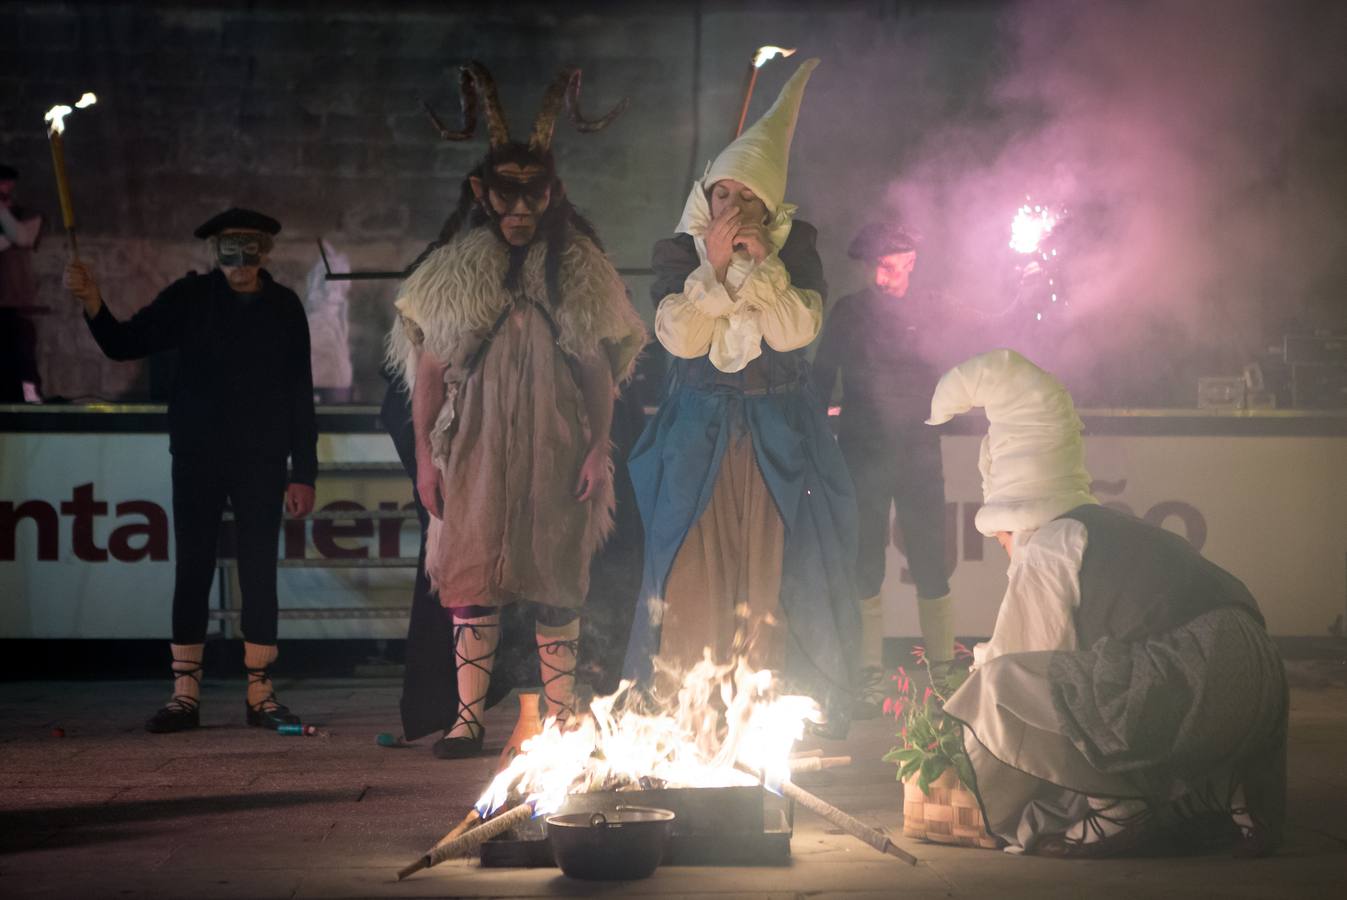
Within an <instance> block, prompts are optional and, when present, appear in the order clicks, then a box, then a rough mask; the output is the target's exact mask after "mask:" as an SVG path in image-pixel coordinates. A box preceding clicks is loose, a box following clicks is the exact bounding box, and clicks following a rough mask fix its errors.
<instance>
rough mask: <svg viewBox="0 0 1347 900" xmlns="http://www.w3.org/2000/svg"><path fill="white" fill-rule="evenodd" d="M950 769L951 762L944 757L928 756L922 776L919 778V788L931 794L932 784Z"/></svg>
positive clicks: (922, 769)
mask: <svg viewBox="0 0 1347 900" xmlns="http://www.w3.org/2000/svg"><path fill="white" fill-rule="evenodd" d="M948 768H949V760H947V759H945V758H944V757H943V756H928V757H926V759H925V761H924V762H922V764H921V774H920V775H919V776H918V777H917V786H918V787H920V788H921V789H922V791H924V792H926V793H930V790H931V782H933V781H935V780H936V779H937V778H939V777H940V776H941V775H942V774H944V772H945V770H946V769H948Z"/></svg>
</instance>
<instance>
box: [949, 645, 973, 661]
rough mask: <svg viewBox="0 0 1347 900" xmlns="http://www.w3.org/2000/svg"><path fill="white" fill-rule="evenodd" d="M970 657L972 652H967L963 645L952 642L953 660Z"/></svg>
mask: <svg viewBox="0 0 1347 900" xmlns="http://www.w3.org/2000/svg"><path fill="white" fill-rule="evenodd" d="M972 655H973V651H972V650H969V649H968V648H967V647H965V646H964V645H963V644H961V643H959V642H958V641H955V642H954V658H955V659H967V658H968V657H970V656H972Z"/></svg>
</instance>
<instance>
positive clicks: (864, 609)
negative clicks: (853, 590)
mask: <svg viewBox="0 0 1347 900" xmlns="http://www.w3.org/2000/svg"><path fill="white" fill-rule="evenodd" d="M883 667H884V599H883V598H882V597H880V596H879V595H878V594H876V595H875V596H873V597H866V598H865V599H864V600H862V601H861V668H864V669H882V668H883Z"/></svg>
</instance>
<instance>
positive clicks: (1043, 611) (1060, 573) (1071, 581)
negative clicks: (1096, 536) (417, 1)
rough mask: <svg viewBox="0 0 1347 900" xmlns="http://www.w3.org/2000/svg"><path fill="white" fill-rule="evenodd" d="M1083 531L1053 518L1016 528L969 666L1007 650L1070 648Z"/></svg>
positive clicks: (1073, 638) (1072, 647)
mask: <svg viewBox="0 0 1347 900" xmlns="http://www.w3.org/2000/svg"><path fill="white" fill-rule="evenodd" d="M1087 541H1088V533H1087V532H1086V530H1085V526H1084V525H1082V524H1081V523H1080V522H1077V521H1076V520H1075V519H1054V520H1052V521H1051V522H1048V523H1047V524H1046V525H1044V526H1043V527H1042V528H1039V529H1036V530H1034V531H1018V532H1015V536H1014V543H1013V544H1012V546H1011V551H1010V568H1009V570H1008V571H1007V574H1008V575H1009V577H1010V583H1009V584H1008V585H1007V586H1006V595H1005V597H1004V598H1003V599H1002V600H1001V609H1000V611H999V612H998V613H997V614H996V627H995V628H994V629H993V631H992V637H991V640H990V641H987V642H985V643H981V644H978V645H977V646H976V647H974V648H973V663H974V665H978V666H981V665H984V664H985V663H987V662H989V661H991V660H993V659H995V658H996V657H998V656H1003V655H1004V654H1007V653H1025V652H1028V651H1033V650H1075V649H1076V623H1075V620H1074V618H1073V615H1074V613H1075V611H1076V608H1077V607H1079V606H1080V566H1081V561H1082V560H1083V559H1084V558H1085V546H1086V543H1087Z"/></svg>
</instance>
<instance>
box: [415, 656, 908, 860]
mask: <svg viewBox="0 0 1347 900" xmlns="http://www.w3.org/2000/svg"><path fill="white" fill-rule="evenodd" d="M675 675H677V677H673V676H675ZM663 676H664V677H663V678H662V679H661V681H662V683H669V684H676V685H678V688H677V693H676V698H675V699H672V700H671V701H670V702H668V703H667V704H660V703H658V702H657V701H655V700H652V699H650V698H649V697H648V696H647V695H645V694H644V693H642V692H639V691H635V690H633V689H632V685H631V683H629V682H623V683H622V684H621V686H620V687H619V689H618V690H617V692H616V693H614V694H612V695H610V696H606V697H600V698H596V699H595V700H594V701H593V702H592V703H591V704H590V709H589V712H588V713H586V714H583V715H581V716H578V717H576V718H574V719H572V720H570V721H568V722H565V723H562V722H559V721H558V720H556V719H555V718H550V719H548V720H547V721H546V722H545V723H544V725H543V729H542V731H541V733H539V734H537V735H536V736H534V737H532V738H530V739H528V740H526V741H524V743H523V745H522V747H521V752H520V753H519V755H517V756H515V757H514V759H513V760H511V762H510V763H509V765H508V766H506V768H505V769H503V770H502V771H501V772H500V773H499V774H497V775H496V777H495V778H494V779H493V780H492V782H491V784H490V785H489V786H488V787H487V789H486V791H485V792H484V793H483V794H482V796H481V798H480V799H479V800H478V801H477V803H476V805H475V808H474V809H473V810H472V811H471V812H469V814H468V816H467V817H466V818H465V819H464V820H463V822H461V823H459V826H458V827H457V828H455V829H453V830H452V831H451V832H450V833H449V834H447V835H445V837H444V838H442V839H441V840H440V841H439V842H438V843H437V844H436V845H435V846H434V847H432V848H431V849H430V850H429V851H427V852H426V853H425V854H423V855H422V856H421V857H420V858H419V859H417V860H416V861H415V862H413V863H412V864H411V865H409V866H407V867H405V868H404V869H403V870H402V871H401V872H399V874H398V877H399V879H401V878H405V877H407V876H408V875H411V874H413V873H415V872H417V871H420V870H421V869H424V868H429V867H431V866H434V865H438V864H439V863H440V862H443V861H444V860H446V859H450V858H453V857H455V856H460V855H463V854H466V853H471V852H473V851H474V850H475V849H476V848H477V847H480V846H482V845H483V844H484V843H485V842H486V841H488V840H490V839H492V838H494V837H497V836H499V835H504V834H506V833H509V832H511V831H514V830H516V829H521V830H522V829H523V828H525V826H528V825H529V824H530V822H531V821H532V820H533V819H536V818H537V817H540V816H543V815H547V814H550V813H553V812H556V811H558V810H561V809H562V806H563V804H567V801H568V798H569V799H570V801H571V802H570V804H568V805H570V806H574V805H576V804H575V800H576V798H584V797H591V798H593V797H599V796H600V795H603V796H606V797H614V796H621V794H622V793H623V792H628V793H630V794H631V795H632V796H633V797H649V796H651V795H652V794H658V795H662V796H664V797H666V798H668V797H673V796H676V795H679V794H680V792H686V791H689V790H690V791H692V792H694V793H696V792H698V791H699V789H706V790H707V794H708V795H710V797H711V799H710V803H711V805H712V806H714V805H715V801H716V798H715V796H714V795H715V793H716V792H717V791H719V792H726V793H723V794H722V795H721V796H722V797H724V798H727V801H728V798H730V797H732V796H733V794H732V793H731V792H733V791H735V790H739V791H742V790H744V789H750V790H759V786H761V787H764V788H767V789H768V790H770V791H772V792H773V793H775V794H779V795H783V796H785V797H786V798H788V800H790V801H792V802H797V803H800V804H802V805H804V806H805V807H806V808H808V809H810V810H811V811H812V812H815V813H817V814H818V815H821V816H823V817H824V818H827V819H828V820H829V821H831V822H832V823H833V824H835V825H837V826H839V827H841V828H842V829H844V830H845V831H847V832H848V833H849V834H851V835H853V836H854V837H856V838H858V839H859V840H862V841H864V842H866V843H868V844H869V845H870V846H872V847H874V848H875V849H876V850H878V851H880V852H882V853H888V854H890V855H893V856H896V857H899V858H900V859H903V860H904V861H906V862H908V863H910V864H915V863H916V859H915V858H914V857H912V856H911V855H910V854H908V853H906V852H905V851H903V850H901V849H899V848H898V847H897V846H896V845H894V844H893V842H892V841H890V840H889V839H888V837H887V836H886V835H884V834H883V833H882V832H879V831H877V830H875V829H873V828H870V827H869V826H867V825H864V824H863V823H861V822H858V821H857V820H855V819H854V818H852V817H851V816H849V815H847V814H846V813H844V812H842V811H841V810H839V809H837V808H836V807H833V806H831V805H829V804H827V803H825V802H824V801H822V800H820V799H819V798H817V797H815V796H813V795H812V794H810V793H808V792H807V791H804V790H802V789H800V788H799V787H797V786H796V785H794V784H792V783H791V780H790V777H791V772H792V771H817V770H818V769H820V768H830V767H832V766H834V765H845V764H847V763H849V762H850V759H849V758H847V757H838V758H834V759H820V758H818V757H817V756H814V755H813V754H805V755H804V757H807V758H797V755H796V754H794V752H793V751H794V747H795V744H796V742H797V741H798V740H800V738H802V737H803V736H804V731H805V723H806V722H810V721H814V722H819V721H821V718H822V717H821V713H820V710H819V708H818V705H817V704H816V703H815V702H814V701H813V700H812V699H811V698H809V697H804V696H798V695H788V694H783V693H780V692H779V690H778V687H777V685H776V683H775V679H774V677H773V675H772V673H771V672H770V671H767V670H754V669H752V668H751V667H750V666H749V665H748V664H747V663H746V662H745V661H744V660H743V659H739V660H737V661H736V662H735V663H733V664H729V665H721V664H717V663H715V662H714V661H713V660H712V659H711V657H710V654H709V653H708V654H707V655H706V656H704V657H703V659H702V661H701V662H700V663H698V664H697V665H696V666H694V667H693V669H692V670H691V671H689V672H687V673H685V674H679V673H668V672H665V673H663ZM759 794H760V791H759ZM739 799H740V800H741V801H742V795H739ZM692 803H693V805H694V806H705V805H706V804H697V803H696V802H695V801H692ZM761 813H762V809H761V806H760V804H759V808H758V810H757V812H756V813H754V814H753V816H754V817H755V818H756V825H757V826H759V827H758V828H757V829H756V830H757V831H758V832H759V836H761V831H762V828H761V827H760V826H761V825H762V816H761ZM712 818H714V817H712ZM747 833H748V832H742V834H747ZM786 838H787V841H788V840H789V834H788V833H787V834H786ZM787 846H788V845H787Z"/></svg>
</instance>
